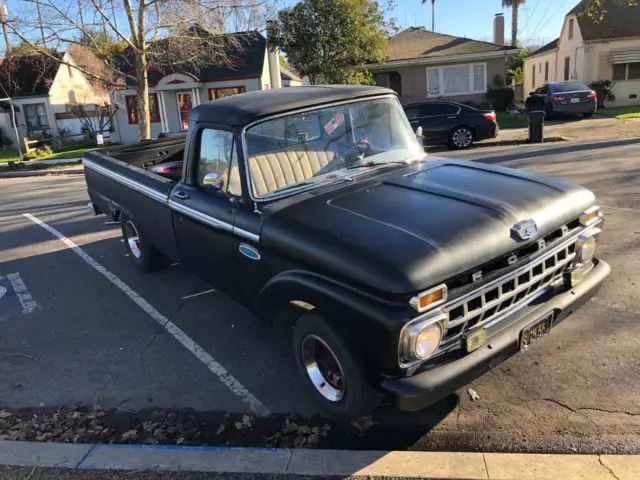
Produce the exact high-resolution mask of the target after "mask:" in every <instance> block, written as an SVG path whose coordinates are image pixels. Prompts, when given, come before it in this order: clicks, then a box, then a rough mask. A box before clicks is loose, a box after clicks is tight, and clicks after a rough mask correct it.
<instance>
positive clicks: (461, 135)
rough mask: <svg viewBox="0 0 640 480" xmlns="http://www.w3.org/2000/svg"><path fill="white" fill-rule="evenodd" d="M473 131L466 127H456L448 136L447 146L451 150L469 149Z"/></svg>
mask: <svg viewBox="0 0 640 480" xmlns="http://www.w3.org/2000/svg"><path fill="white" fill-rule="evenodd" d="M473 140H474V135H473V130H471V128H469V127H467V126H463V127H456V128H455V129H454V130H452V131H451V133H450V134H449V146H450V147H451V148H459V149H462V148H469V147H470V146H471V145H473Z"/></svg>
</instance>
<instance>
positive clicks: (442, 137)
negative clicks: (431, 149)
mask: <svg viewBox="0 0 640 480" xmlns="http://www.w3.org/2000/svg"><path fill="white" fill-rule="evenodd" d="M404 111H405V113H406V114H407V118H408V119H409V121H410V122H411V126H412V127H413V128H414V130H415V129H416V128H417V127H422V135H424V145H425V146H431V145H447V146H449V148H469V147H470V146H471V145H473V142H475V141H479V140H486V139H488V138H495V137H496V136H497V135H498V131H499V127H498V122H497V121H496V113H495V112H494V111H492V110H478V109H477V108H473V107H469V106H467V105H463V104H461V103H456V102H445V101H440V100H437V101H436V100H434V101H428V102H421V103H412V104H410V105H405V107H404Z"/></svg>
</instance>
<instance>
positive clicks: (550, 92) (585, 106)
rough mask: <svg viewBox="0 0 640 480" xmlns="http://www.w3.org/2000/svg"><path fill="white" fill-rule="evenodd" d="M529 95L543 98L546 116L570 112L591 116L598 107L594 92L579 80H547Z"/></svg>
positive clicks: (596, 96)
mask: <svg viewBox="0 0 640 480" xmlns="http://www.w3.org/2000/svg"><path fill="white" fill-rule="evenodd" d="M529 96H537V97H540V98H543V99H544V104H545V107H544V108H545V112H546V115H547V117H550V116H552V115H554V114H571V115H583V116H584V117H591V116H592V115H593V114H594V113H595V112H596V110H597V107H598V95H597V94H596V92H594V91H593V90H591V89H590V88H589V87H587V86H586V85H585V84H584V83H580V82H549V83H545V84H544V85H542V86H541V87H538V88H537V89H536V90H534V91H533V92H530V93H529Z"/></svg>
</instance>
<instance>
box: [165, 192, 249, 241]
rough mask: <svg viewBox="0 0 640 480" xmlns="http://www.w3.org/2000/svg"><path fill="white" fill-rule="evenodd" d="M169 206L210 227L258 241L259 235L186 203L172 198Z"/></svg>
mask: <svg viewBox="0 0 640 480" xmlns="http://www.w3.org/2000/svg"><path fill="white" fill-rule="evenodd" d="M169 208H171V210H174V211H176V212H179V213H182V214H183V215H186V216H187V217H190V218H193V219H194V220H197V221H199V222H202V223H204V224H205V225H208V226H210V227H212V228H216V229H219V230H224V231H225V232H230V233H233V234H235V235H238V236H239V237H242V238H245V239H247V240H251V241H253V242H256V243H258V242H260V236H259V235H256V234H255V233H251V232H248V231H246V230H243V229H242V228H238V227H234V226H233V225H232V224H231V223H227V222H224V221H222V220H218V219H217V218H215V217H211V216H209V215H206V214H204V213H202V212H199V211H198V210H194V209H193V208H190V207H187V206H186V205H182V204H181V203H177V202H175V201H174V200H169Z"/></svg>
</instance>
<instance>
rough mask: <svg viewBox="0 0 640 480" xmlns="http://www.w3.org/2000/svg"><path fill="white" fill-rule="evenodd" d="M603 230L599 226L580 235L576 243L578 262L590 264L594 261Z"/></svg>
mask: <svg viewBox="0 0 640 480" xmlns="http://www.w3.org/2000/svg"><path fill="white" fill-rule="evenodd" d="M601 232H602V231H601V230H600V229H599V228H594V229H591V230H589V231H588V232H584V233H582V234H581V235H580V236H579V237H578V241H577V243H576V262H575V263H576V264H589V263H591V262H592V261H593V259H594V258H595V255H596V250H597V248H598V238H599V236H600V233H601Z"/></svg>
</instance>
